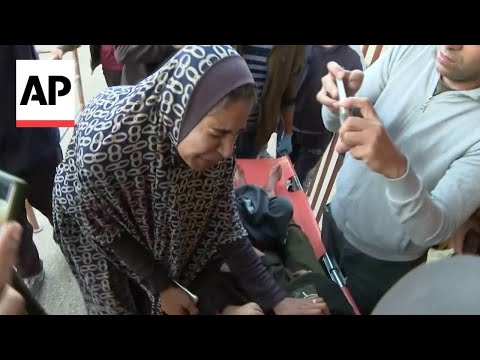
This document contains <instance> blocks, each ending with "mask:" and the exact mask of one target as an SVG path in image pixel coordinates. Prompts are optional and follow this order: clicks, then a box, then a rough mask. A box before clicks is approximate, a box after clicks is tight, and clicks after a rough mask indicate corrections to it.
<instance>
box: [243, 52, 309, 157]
mask: <svg viewBox="0 0 480 360" xmlns="http://www.w3.org/2000/svg"><path fill="white" fill-rule="evenodd" d="M235 47H236V49H237V50H238V52H239V53H240V55H242V56H243V57H244V58H245V60H246V62H247V64H248V67H249V69H250V71H251V72H252V74H253V77H254V79H255V86H256V88H257V96H258V99H259V100H258V104H257V105H256V106H255V107H254V108H253V110H252V113H251V114H250V117H249V119H248V123H247V126H246V128H245V131H243V132H242V133H241V134H240V136H239V137H238V139H237V143H236V151H235V153H236V156H237V157H238V158H247V159H255V158H257V157H268V154H267V145H268V141H269V140H270V137H271V135H272V134H273V133H274V132H275V131H276V130H277V127H278V123H279V121H280V120H282V121H283V127H284V129H285V132H284V136H283V137H282V138H281V139H280V142H279V145H278V148H277V152H278V153H280V154H282V155H286V154H289V153H290V152H291V151H292V141H291V140H292V133H293V110H294V107H295V100H296V97H297V88H298V77H299V76H300V73H301V70H302V66H303V64H304V59H305V46H304V45H235Z"/></svg>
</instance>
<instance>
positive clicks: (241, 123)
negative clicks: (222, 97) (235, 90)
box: [177, 100, 253, 171]
mask: <svg viewBox="0 0 480 360" xmlns="http://www.w3.org/2000/svg"><path fill="white" fill-rule="evenodd" d="M252 107H253V100H238V101H235V102H231V103H228V104H227V105H226V106H223V107H221V108H219V109H218V110H215V111H214V112H211V113H210V114H208V115H207V116H205V117H204V118H203V119H202V120H201V121H200V123H199V124H198V125H197V126H196V127H195V128H193V130H192V131H191V132H190V133H189V134H188V135H187V136H186V137H185V139H183V140H182V141H181V142H180V143H179V144H178V147H177V148H178V152H179V154H180V156H181V157H182V159H183V161H185V162H186V163H187V165H188V166H189V167H190V168H192V169H193V170H196V171H202V170H206V169H208V168H211V167H213V166H215V165H216V164H218V163H219V162H220V161H222V160H224V159H228V158H230V157H232V156H233V148H234V145H235V141H236V139H237V136H238V134H239V132H240V131H241V130H242V129H243V128H244V127H245V125H246V123H247V120H248V116H249V115H250V112H251V110H252Z"/></svg>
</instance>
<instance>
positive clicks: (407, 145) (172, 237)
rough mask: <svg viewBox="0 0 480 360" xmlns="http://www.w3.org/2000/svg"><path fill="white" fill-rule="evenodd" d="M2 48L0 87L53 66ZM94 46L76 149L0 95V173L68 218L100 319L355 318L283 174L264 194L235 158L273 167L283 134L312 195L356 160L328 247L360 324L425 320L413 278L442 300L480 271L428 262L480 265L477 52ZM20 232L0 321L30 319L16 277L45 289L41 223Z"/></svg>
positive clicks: (4, 262) (62, 242) (31, 51)
mask: <svg viewBox="0 0 480 360" xmlns="http://www.w3.org/2000/svg"><path fill="white" fill-rule="evenodd" d="M78 46H79V45H60V46H59V47H58V48H57V49H55V50H53V51H52V54H51V58H52V59H58V60H60V59H61V58H62V57H63V55H64V53H65V52H68V51H71V50H73V49H75V48H77V47H78ZM0 50H1V51H4V52H5V54H7V55H8V56H7V57H4V58H1V59H0V75H1V76H0V78H1V79H5V80H6V81H10V82H11V83H12V84H13V83H14V81H15V78H14V75H13V74H15V71H14V61H15V60H16V59H37V58H38V56H37V54H36V52H35V48H34V46H31V45H5V46H2V48H0ZM90 50H91V65H92V66H91V67H92V71H93V70H95V68H96V67H97V66H98V65H100V64H101V65H102V70H103V73H104V76H105V80H106V83H107V85H108V87H107V88H106V89H105V90H103V91H101V92H100V93H99V94H98V95H97V96H95V97H94V98H93V99H92V100H91V101H90V102H89V103H88V104H87V106H86V107H85V109H84V110H83V112H82V113H81V115H80V117H79V119H78V120H77V124H76V127H75V130H74V133H73V137H72V139H71V140H70V143H69V145H68V148H67V150H66V152H65V153H64V154H62V152H61V150H60V147H59V136H58V129H17V128H15V127H14V124H15V121H14V120H15V100H14V99H15V95H14V88H15V87H14V86H13V87H9V86H5V87H3V88H2V89H1V90H0V91H1V92H2V93H1V94H0V99H2V100H0V101H2V104H1V108H2V109H5V113H4V116H5V117H4V120H2V122H3V123H4V124H5V126H2V130H1V132H0V169H2V170H4V171H7V172H9V173H12V174H14V175H16V176H19V177H21V178H23V179H25V180H26V181H27V182H28V184H29V185H30V187H29V191H28V192H27V195H26V199H28V201H29V202H30V203H31V204H32V206H34V207H35V208H37V209H38V210H40V211H41V212H42V213H43V214H45V215H46V216H47V218H48V219H49V220H50V222H51V223H52V226H53V229H54V240H55V242H56V243H57V244H58V246H59V247H60V249H61V251H62V253H63V255H64V257H65V259H66V260H67V263H68V264H69V266H70V269H71V270H72V273H73V275H74V276H75V278H76V280H77V282H78V284H79V287H80V290H81V293H82V296H83V299H84V302H85V305H86V308H87V312H88V314H111V315H118V314H169V315H173V314H239V315H240V314H255V315H260V314H277V315H281V314H301V315H327V314H351V313H353V312H352V309H351V307H350V305H349V304H348V303H347V302H346V300H345V298H344V297H343V295H342V293H341V291H340V289H339V288H338V287H337V286H336V284H335V283H333V282H332V281H331V280H330V278H329V277H328V276H327V275H326V274H325V273H324V269H323V268H322V266H321V265H320V262H319V261H318V259H317V258H316V256H315V254H314V252H313V250H312V249H311V247H310V245H309V240H308V238H307V236H306V234H305V233H304V232H303V231H302V229H301V228H300V227H299V226H298V225H297V224H295V223H294V221H293V211H294V210H293V208H294V204H292V203H291V202H290V201H289V199H288V198H285V197H282V196H277V195H276V194H275V191H274V189H275V186H276V184H277V182H278V181H279V179H280V177H281V176H280V175H281V168H278V167H276V168H273V169H272V171H271V173H270V176H269V180H268V182H267V183H266V184H265V186H264V187H260V186H254V185H249V184H247V183H246V181H245V178H244V175H243V170H242V168H241V167H239V166H238V165H237V164H236V162H235V159H236V158H259V157H265V156H271V154H267V151H266V146H267V143H268V141H269V140H270V137H271V135H272V134H273V133H275V132H276V133H277V139H278V142H277V149H276V154H273V155H274V156H290V159H291V160H292V163H293V165H294V168H295V171H296V172H297V174H298V176H299V179H300V181H301V183H302V185H303V186H304V187H305V188H306V187H308V184H309V181H310V179H309V178H310V174H311V172H312V169H313V168H314V167H315V165H316V164H317V163H318V162H319V161H320V159H321V157H322V155H323V153H324V152H325V150H326V148H327V146H328V144H329V143H330V141H331V139H332V137H333V134H334V133H338V134H339V141H338V143H337V144H336V148H335V150H336V151H337V152H338V153H339V154H342V156H344V162H343V166H342V168H341V170H340V173H339V177H338V181H337V186H336V193H335V196H334V197H333V200H332V201H331V203H330V204H329V205H328V206H327V207H326V210H325V213H324V216H323V224H322V240H323V243H324V245H325V248H326V250H327V252H328V253H329V254H332V255H333V257H334V258H335V259H336V261H337V262H338V264H339V266H340V268H341V270H342V272H343V273H344V275H345V276H346V279H347V284H348V287H349V289H350V291H351V293H352V296H353V298H354V299H355V301H356V303H357V305H358V307H359V309H360V311H361V313H362V314H372V313H383V314H384V313H388V312H391V313H396V312H399V313H406V312H408V311H409V309H410V310H411V311H412V312H422V311H423V310H419V309H416V308H415V306H417V305H416V304H417V302H415V301H413V300H412V301H410V302H409V300H408V299H407V298H405V299H406V300H405V302H403V301H401V300H399V301H397V302H396V303H397V305H395V301H392V298H394V299H397V300H398V298H399V297H402V296H406V295H405V294H407V292H402V291H400V290H398V289H404V288H405V287H406V286H407V285H408V284H407V285H405V283H407V282H408V279H413V280H411V281H410V282H412V281H413V282H414V283H415V281H417V283H418V281H422V283H423V284H424V286H427V287H428V286H430V285H432V286H433V284H434V283H435V281H433V280H432V281H430V280H429V279H432V278H433V277H437V278H441V277H442V276H445V274H446V273H452V274H453V271H454V270H452V269H464V270H465V271H474V269H475V268H476V267H478V259H477V258H476V257H473V256H472V257H470V256H467V257H466V258H467V259H466V260H465V261H463V260H461V259H451V260H449V261H445V263H444V264H445V265H438V266H437V265H435V267H433V266H432V265H429V264H427V265H425V264H424V263H425V259H426V254H427V253H428V251H429V249H431V248H432V247H438V246H441V245H442V244H449V245H450V246H451V247H453V248H454V249H455V251H456V253H457V254H459V255H460V254H462V253H464V252H468V253H472V254H477V253H478V250H479V244H480V241H479V238H480V235H479V234H480V231H479V230H480V229H479V218H478V215H475V212H476V211H477V210H478V209H479V208H480V185H479V183H478V181H476V175H477V174H478V175H480V132H478V131H473V130H472V129H474V128H475V122H476V121H478V120H477V119H478V118H479V115H480V105H479V98H480V46H479V45H425V46H407V45H401V46H393V45H391V46H389V47H388V48H387V50H386V51H385V53H384V54H382V55H381V56H380V58H379V59H378V61H376V62H375V63H374V64H372V65H371V66H369V67H368V68H367V69H366V70H365V69H364V61H363V59H362V57H361V56H360V54H359V53H358V52H357V51H355V49H353V48H352V47H351V46H348V45H185V46H183V45H91V46H90ZM338 79H339V80H341V81H343V83H344V86H345V89H346V92H347V96H348V97H347V99H345V100H342V101H339V91H338V88H337V80H338ZM340 108H344V109H348V110H349V114H350V115H349V117H348V118H347V119H346V121H344V122H341V121H340V119H339V114H338V113H339V109H340ZM17 221H18V223H19V224H20V226H18V224H8V225H4V226H3V228H2V235H1V236H0V250H1V251H3V253H4V254H3V255H1V254H0V266H1V267H2V272H3V271H4V272H3V274H2V273H0V276H1V278H0V313H19V312H22V311H23V310H21V309H22V306H23V305H22V298H21V296H19V294H18V293H16V292H15V290H14V289H13V288H12V287H11V286H9V285H8V283H9V273H10V272H11V269H12V266H15V268H16V271H17V272H18V274H19V275H20V276H21V277H22V278H23V279H24V281H25V283H26V285H27V286H28V287H29V288H30V290H31V291H32V293H33V294H34V295H38V292H39V291H40V288H41V283H42V281H43V278H44V270H43V265H42V261H41V259H40V258H39V256H38V251H37V250H36V247H35V244H34V242H33V239H32V229H31V226H30V225H29V223H28V220H27V217H26V213H24V214H22V215H21V216H20V218H19V219H17ZM22 229H23V233H22V231H21V230H22ZM21 234H22V235H21ZM16 246H19V248H18V251H17V250H16ZM17 252H18V259H15V254H16V253H17ZM458 258H463V256H458ZM442 264H443V262H442ZM462 266H463V267H462ZM427 268H428V269H427ZM423 269H427V270H423ZM430 269H435V270H430ZM455 271H457V270H455ZM416 274H418V275H416ZM409 276H410V278H408V277H409ZM448 278H449V277H448V276H447V277H446V278H445V279H448ZM472 278H473V277H472ZM415 279H417V280H415ZM418 279H421V280H418ZM402 281H404V282H403V283H402ZM445 281H446V283H448V281H447V280H445ZM402 284H403V285H402ZM409 286H411V285H409ZM445 289H450V288H449V285H446V286H445ZM390 291H391V293H390ZM477 292H478V286H476V285H475V284H473V280H472V282H468V283H467V284H466V285H465V286H464V291H463V292H457V293H452V292H451V291H450V297H446V298H445V299H444V301H443V302H442V303H439V306H438V307H436V308H435V309H436V310H435V311H436V312H438V313H457V312H462V311H469V312H473V313H478V312H479V311H480V309H479V306H478V305H476V306H475V299H474V298H475V294H476V293H477ZM412 293H413V294H412ZM192 294H194V295H192ZM392 294H393V295H392ZM402 294H403V295H402ZM408 294H409V295H408V296H415V294H414V292H413V291H411V292H408ZM429 294H430V295H429V296H430V298H428V299H432V298H433V296H438V294H439V293H436V292H434V291H432V292H430V293H429ZM460 296H461V297H462V302H459V301H458V297H460ZM381 300H382V301H383V302H382V301H381ZM432 301H433V300H432ZM398 303H401V304H403V305H402V306H403V307H402V306H400V305H398ZM455 303H469V304H472V305H471V306H464V307H462V309H460V308H458V307H456V306H453V305H454V304H455ZM377 304H378V308H376V306H377ZM392 304H393V305H392ZM405 304H410V305H409V306H411V307H410V308H405V306H404V305H405ZM5 309H6V310H5Z"/></svg>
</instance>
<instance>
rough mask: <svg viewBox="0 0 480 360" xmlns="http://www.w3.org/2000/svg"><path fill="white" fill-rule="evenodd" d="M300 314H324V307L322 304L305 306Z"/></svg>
mask: <svg viewBox="0 0 480 360" xmlns="http://www.w3.org/2000/svg"><path fill="white" fill-rule="evenodd" d="M318 305H320V304H318ZM301 314H302V315H325V309H324V306H316V307H310V308H305V309H304V310H303V311H302V313H301Z"/></svg>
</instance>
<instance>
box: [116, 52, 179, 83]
mask: <svg viewBox="0 0 480 360" xmlns="http://www.w3.org/2000/svg"><path fill="white" fill-rule="evenodd" d="M114 48H115V57H116V58H117V61H118V62H119V63H121V64H123V72H122V85H137V84H138V83H139V82H140V81H141V80H143V79H145V78H146V77H148V76H150V75H151V74H153V73H154V72H155V70H156V69H157V68H158V67H159V66H160V65H162V64H163V63H164V62H165V61H166V60H167V59H169V58H170V56H172V55H173V54H174V53H176V51H177V50H176V49H175V48H174V47H173V46H172V45H114Z"/></svg>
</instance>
